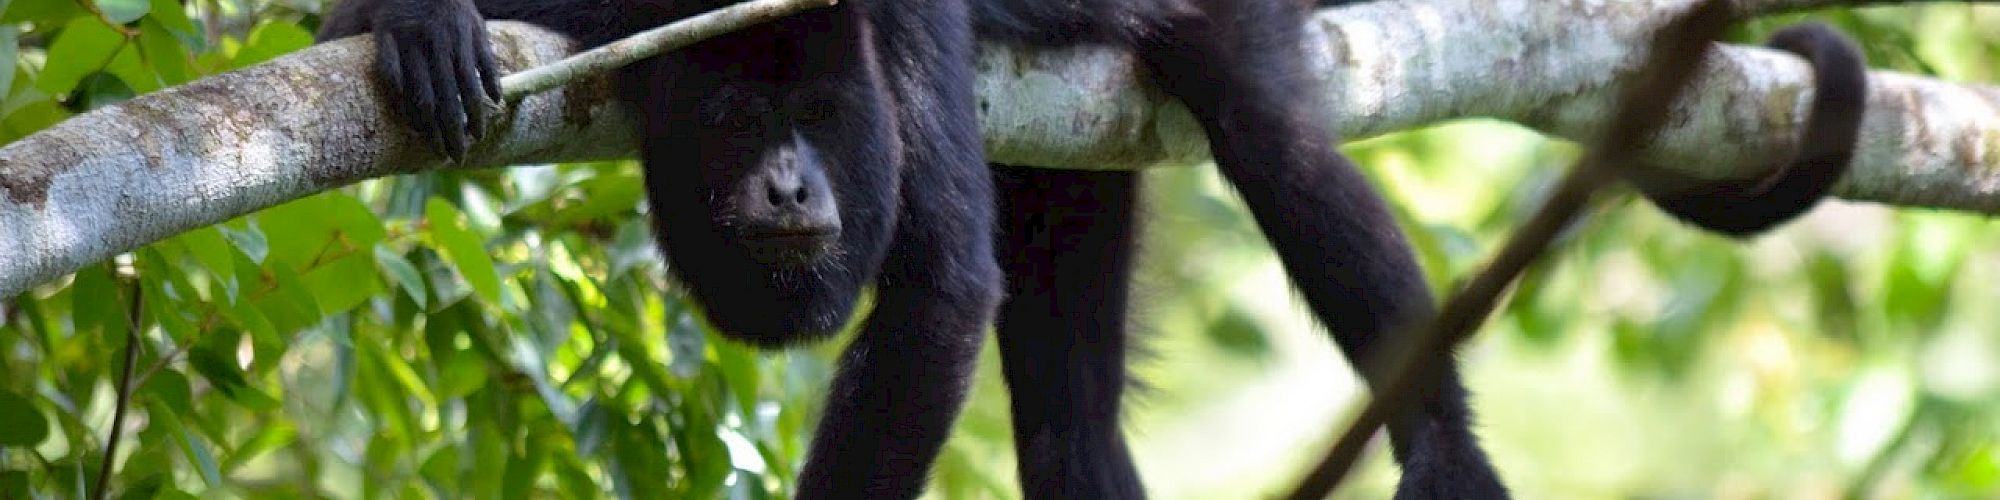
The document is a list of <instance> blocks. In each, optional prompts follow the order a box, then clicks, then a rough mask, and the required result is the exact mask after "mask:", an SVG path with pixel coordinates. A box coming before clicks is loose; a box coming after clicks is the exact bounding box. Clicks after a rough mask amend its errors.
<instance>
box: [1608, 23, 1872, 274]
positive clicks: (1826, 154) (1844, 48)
mask: <svg viewBox="0 0 2000 500" xmlns="http://www.w3.org/2000/svg"><path fill="white" fill-rule="evenodd" d="M1768 45H1769V46H1770V47H1771V48H1775V49H1779V50H1783V51H1786V52H1791V53H1794V54H1798V55H1799V56H1802V57H1804V58H1806V60H1807V61H1808V62H1810V63H1811V64H1812V68H1813V73H1814V79H1813V84H1814V86H1815V87H1816V88H1817V91H1816V92H1815V95H1814V96H1813V102H1812V109H1810V110H1808V111H1807V117H1806V130H1805V135H1804V137H1802V138H1801V139H1800V141H1799V147H1798V150H1797V152H1796V153H1795V154H1794V155H1793V157H1792V160H1791V162H1790V163H1788V164H1786V165H1784V166H1782V167H1780V168H1778V169H1777V171H1775V172H1772V173H1771V175H1770V176H1768V177H1765V178H1762V179H1749V180H1730V181H1711V180H1695V179H1690V178H1688V177H1686V176H1682V175H1678V174H1672V173H1668V172H1665V171H1661V170H1659V169H1657V168H1656V167H1641V170H1639V171H1638V172H1634V173H1637V174H1641V175H1634V176H1628V177H1629V179H1628V180H1631V181H1632V183H1633V185H1634V186H1636V187H1637V188H1638V189H1639V191H1640V192H1641V193H1642V194H1644V195H1645V196H1646V198H1648V199H1651V200H1653V204H1654V205H1657V206H1659V207H1660V210H1663V211H1665V212H1667V213H1668V214H1671V215H1673V216H1674V217H1676V218H1679V219H1681V220H1683V221H1686V222H1687V223H1689V224H1693V225H1696V226H1700V227H1701V228H1703V229H1707V230H1710V231H1715V232H1718V233H1722V234H1725V235H1729V236H1733V237H1746V236H1750V235H1754V234H1757V233H1761V232H1763V231H1766V230H1769V229H1771V228H1772V227H1774V226H1777V225H1778V224H1781V223H1784V222H1785V221H1788V220H1791V219H1792V218H1793V217H1796V216H1798V215H1799V214H1801V213H1804V212H1805V211H1806V210H1808V209H1811V208H1812V207H1813V206H1814V205H1816V204H1818V203H1819V200H1820V198H1823V197H1825V196H1826V193H1827V191H1828V190H1829V189H1831V188H1832V187H1833V184H1834V183H1835V182H1837V181H1839V180H1840V178H1841V177H1842V176H1844V175H1846V174H1847V167H1848V163H1849V161H1850V160H1852V159H1853V158H1854V148H1855V143H1856V139H1857V138H1858V137H1859V136H1860V133H1861V118H1862V110H1863V109H1864V108H1866V107H1867V103H1868V71H1867V70H1868V68H1867V66H1866V63H1865V62H1864V61H1863V60H1862V56H1861V52H1860V50H1859V49H1857V48H1856V47H1855V45H1854V43H1853V42H1852V41H1850V40H1848V39H1847V37H1845V36H1843V35H1841V34H1840V32H1838V31H1835V30H1834V29H1833V28H1831V27H1828V26H1826V25H1824V24H1803V25H1798V26H1792V27H1789V28H1785V29H1784V30H1782V31H1779V32H1778V33H1777V34H1776V35H1774V36H1772V37H1771V41H1770V42H1769V43H1768Z"/></svg>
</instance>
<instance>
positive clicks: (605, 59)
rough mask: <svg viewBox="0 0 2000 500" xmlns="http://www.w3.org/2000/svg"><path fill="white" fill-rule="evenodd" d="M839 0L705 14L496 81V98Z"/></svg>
mask: <svg viewBox="0 0 2000 500" xmlns="http://www.w3.org/2000/svg"><path fill="white" fill-rule="evenodd" d="M837 2H838V0H754V1H750V2H743V3H739V4H735V5H730V6H728V7H723V8H720V9H716V10H712V11H708V12H705V13H702V14H701V15H697V16H694V17H689V18H687V19H682V20H679V21H674V22H673V23H671V24H668V25H666V26H661V27H658V28H653V29H650V30H646V31H641V32H639V33H638V34H635V35H632V36H629V37H625V38H624V39H622V40H619V41H616V42H611V43H608V44H605V45H604V46H601V47H597V48H594V49H590V50H586V51H583V52H580V53H577V54H576V55H573V56H569V57H566V58H563V60H560V61H556V62H554V63H550V64H546V65H542V66H539V67H536V68H534V69H530V70H526V71H522V72H519V73H515V74H511V75H507V76H506V77H504V78H501V79H500V88H501V95H503V96H505V97H506V100H509V101H512V100H516V99H520V98H522V97H526V96H529V95H532V94H536V93H539V92H542V91H545V90H549V89H553V88H556V87H559V86H562V85H563V84H565V83H569V82H570V81H571V80H575V79H577V78H579V77H583V76H588V75H595V74H599V73H605V72H609V71H611V70H613V69H617V68H620V67H624V66H625V65H628V64H632V63H635V62H639V61H641V60H644V59H646V58H648V57H653V56H656V55H660V53H662V52H666V51H669V50H674V49H678V48H681V47H686V46H688V45H692V44H694V43H695V42H699V41H702V40H706V39H709V38H714V37H716V36H718V35H721V34H724V33H729V32H732V31H736V30H740V29H743V28H747V27H750V26H754V25H757V24H762V23H765V22H769V21H771V20H774V19H779V18H783V17H787V16H791V15H792V14H796V13H799V12H804V11H806V10H808V9H815V8H819V7H826V6H830V5H833V4H835V3H837Z"/></svg>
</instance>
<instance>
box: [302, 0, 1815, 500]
mask: <svg viewBox="0 0 2000 500" xmlns="http://www.w3.org/2000/svg"><path fill="white" fill-rule="evenodd" d="M726 3H729V2H727V1H725V0H477V1H476V2H475V1H472V0H346V1H345V2H344V3H343V4H342V5H340V6H339V7H337V8H336V9H335V10H334V11H333V12H332V14H331V15H330V17H329V19H328V20H327V21H326V25H325V27H324V29H323V30H322V32H321V36H322V38H334V37H342V36H348V35H354V34H359V33H363V32H369V31H372V32H374V33H375V39H376V40H377V42H378V61H379V62H378V64H377V68H376V71H377V72H379V73H381V74H382V75H383V76H384V78H385V79H386V80H387V82H388V84H389V86H390V89H391V90H392V91H394V92H395V93H396V94H397V95H399V96H400V99H399V100H398V102H399V103H400V104H399V107H398V112H399V113H400V114H402V115H404V118H405V119H406V120H408V121H409V122H410V123H411V124H412V125H413V126H414V129H415V130H416V131H417V132H418V133H419V134H421V135H422V136H423V137H425V138H427V139H429V140H430V141H432V142H433V143H436V144H437V145H438V147H439V148H440V149H442V150H444V151H445V152H446V153H448V154H453V155H456V154H460V153H462V152H463V151H465V149H466V148H467V147H468V144H469V140H470V139H475V138H476V136H477V135H478V134H480V133H481V132H482V128H481V127H480V126H479V123H480V122H481V121H482V120H483V119H484V116H483V113H484V111H482V109H481V108H482V107H483V106H482V104H481V102H482V101H483V100H485V99H488V98H491V97H492V96H495V95H497V91H496V90H495V89H494V88H493V87H494V85H493V80H494V77H495V75H496V69H495V68H494V66H493V61H492V58H491V56H490V54H488V53H487V51H486V50H484V48H483V47H484V44H485V39H484V32H483V31H481V30H479V29H477V28H478V27H479V26H480V22H481V20H482V19H516V20H523V21H527V22H531V23H535V24H539V25H542V26H545V27H548V28H551V29H554V30H557V31H560V32H563V33H566V34H568V35H569V36H572V37H574V38H576V39H578V40H580V41H582V42H584V43H585V44H588V45H596V44H602V43H604V42H607V41H610V40H612V39H615V38H617V37H619V36H623V35H625V34H628V33H632V32H634V31H637V30H639V29H644V28H648V27H652V26H656V25H660V24H664V23H666V22H668V21H671V20H673V19H677V18H680V17H685V16H688V15H691V14H693V13H696V12H700V11H705V10H709V9H712V8H714V7H716V6H719V5H722V4H726ZM1346 3H1358V2H1354V1H1352V0H1319V1H1317V2H1309V1H1307V0H1266V1H1252V0H847V1H843V2H840V3H839V4H838V5H837V6H835V7H831V8H827V9H821V10H816V11H812V12H809V13H807V14H804V15H801V16H797V17H793V18H788V19H784V20H780V21H777V22H774V23H771V24H768V25H764V26H760V27H756V28H752V29H750V30H747V31H744V32H741V33H736V34H731V35H726V36H723V37H720V38H716V39H713V40H709V41H705V42H702V43H700V44H697V45H695V46H693V47H689V48H687V49H683V50H681V51H677V52H674V53H671V54H668V55H664V56H661V57H659V58H656V59H653V60H650V61H647V62H644V63H641V64H638V65H634V66H632V67H630V68H627V69H625V70H623V71H622V73H621V76H620V79H619V83H620V87H621V91H622V94H623V95H624V97H625V99H626V101H627V102H628V103H630V104H631V105H632V106H633V107H634V108H635V110H636V111H637V113H638V115H639V117H640V122H641V126H642V128H643V135H642V136H643V139H644V142H643V144H642V155H643V159H644V162H645V166H646V183H647V190H648V195H649V198H650V200H651V201H650V203H651V204H652V212H653V214H654V217H655V219H656V227H655V230H656V232H657V233H658V235H659V238H660V242H661V244H662V246H663V248H664V250H665V254H666V255H667V257H668V259H669V261H670V263H671V264H672V265H671V266H670V269H672V271H673V272H674V273H675V275H676V276H677V277H678V278H679V280H680V281H681V282H682V283H683V285H684V286H685V287H686V289H687V290H689V292H690V294H691V295H692V296H693V297H694V298H695V299H696V300H697V301H698V302H699V303H700V304H701V305H702V306H703V307H704V308H705V311H706V315H707V317H708V318H709V320H710V321H711V322H712V323H714V324H715V325H716V326H717V327H718V328H720V329H721V330H722V332H723V333H724V334H726V335H729V336H731V337H732V338H736V339H740V340H743V341H747V342H750V343H754V344H757V345H761V346H773V347H775V346H782V345H787V344H792V343H796V342H801V341H807V340H813V339H817V338H821V337H823V336H825V335H827V334H829V333H831V332H832V331H834V330H835V329H836V328H838V327H839V326H840V325H842V324H843V323H844V322H845V321H846V320H847V318H848V315H849V314H850V311H851V310H852V309H853V306H854V302H855V297H856V295H857V294H858V293H859V291H860V289H861V288H862V287H863V286H864V285H867V284H873V285H874V286H875V287H876V290H877V305H876V306H875V309H874V311H873V313H872V314H871V316H870V317H869V318H868V320H867V323H866V326H865V327H864V328H863V331H862V333H861V334H860V336H859V338H857V339H855V341H854V343H853V344H852V345H851V346H850V347H849V348H848V349H847V351H846V353H845V355H843V357H842V359H841V368H840V371H839V374H838V376H837V377H836V379H835V380H834V381H833V382H832V384H831V388H830V389H829V395H828V398H827V406H826V410H825V417H824V418H823V419H822V421H821V422H820V425H819V427H818V432H817V434H816V437H815V439H814V441H813V445H812V448H811V450H810V452H809V453H808V455H807V464H806V467H805V470H804V471H803V472H802V474H801V476H800V483H799V491H800V492H799V496H800V497H802V498H909V497H913V496H915V495H916V494H918V493H919V492H920V491H921V489H922V486H923V484H924V482H925V480H926V478H927V477H926V476H927V473H928V470H929V467H930V464H931V462H932V460H933V459H935V458H936V455H937V452H938V450H939V447H940V446H941V445H942V443H943V442H944V439H945V437H946V434H947V432H948V431H949V428H950V425H951V422H952V420H953V419H954V418H955V417H956V415H957V412H958V410H959V408H960V406H961V404H962V403H963V399H964V396H965V392H966V389H967V387H966V382H967V377H968V374H969V373H970V371H971V365H972V363H973V361H974V359H975V358H976V354H977V352H978V350H979V349H980V342H981V334H982V331H983V329H984V328H985V327H986V326H987V325H990V324H993V323H994V322H995V320H996V319H997V322H998V330H999V338H1000V346H1001V350H1002V359H1003V360H1004V363H1005V366H1004V371H1005V374H1006V377H1007V384H1008V386H1009V387H1010V388H1011V392H1012V398H1013V413H1014V420H1015V427H1016V435H1015V436H1016V437H1015V442H1016V447H1017V449H1018V450H1019V453H1018V455H1019V457H1020V460H1021V462H1020V474H1021V480H1022V486H1023V488H1024V490H1025V493H1026V495H1027V496H1028V497H1031V498H1140V497H1143V496H1144V489H1143V488H1142V485H1141V482H1140V480H1139V478H1138V475H1137V473H1136V471H1135V468H1134V467H1133V465H1132V461H1131V457H1130V452H1129V451H1128V450H1127V449H1126V446H1125V442H1124V438H1123V437H1122V435H1121V434H1120V432H1119V430H1118V424H1119V417H1118V414H1119V403H1120V400H1121V398H1122V396H1121V395H1122V391H1123V390H1124V388H1125V386H1126V374H1125V366H1124V358H1125V356H1126V346H1127V343H1128V339H1127V338H1126V327H1125V316H1126V310H1127V307H1128V300H1129V299H1128V286H1129V284H1128V282H1129V279H1130V276H1131V267H1132V255H1131V253H1132V241H1133V238H1134V237H1135V233H1136V225H1135V223H1134V213H1133V205H1134V203H1135V202H1136V199H1137V196H1138V189H1139V184H1138V181H1137V176H1136V175H1135V174H1132V173H1124V172H1069V171H1056V170H1046V169H1036V168H1017V167H1008V166H993V167H991V170H990V171H989V169H988V167H987V166H985V165H982V161H983V153H982V150H981V147H982V146H981V140H980V136H979V131H978V129H977V125H978V123H977V120H976V116H975V114H974V111H973V109H972V106H973V103H974V102H975V101H974V96H973V95H972V80H973V76H974V75H973V74H972V64H971V63H972V56H973V54H972V49H973V40H974V37H975V34H977V36H979V37H983V38H986V39H988V40H991V41H995V42H1000V43H1011V44H1018V45H1028V46H1060V45H1070V44H1079V43H1091V44H1103V45H1110V46H1115V47H1122V48H1125V49H1127V50H1130V51H1132V52H1133V53H1135V54H1137V55H1138V56H1139V57H1140V58H1141V59H1143V60H1144V61H1145V63H1146V66H1147V67H1148V68H1149V69H1150V70H1151V72H1152V76H1153V77H1154V78H1155V79H1156V80H1157V81H1158V82H1159V83H1160V84H1161V85H1162V86H1163V87H1164V88H1165V89H1167V90H1168V91H1169V92H1171V93H1172V94H1173V95H1175V96H1176V97H1178V98H1180V99H1181V100H1182V101H1183V102H1185V103H1186V104H1187V106H1188V108H1189V109H1191V110H1192V111H1193V112H1194V115H1195V117H1196V119H1197V120H1198V121H1199V122H1200V123H1201V125H1202V127H1203V129H1204V130H1205V131H1206V132H1207V134H1208V138H1209V145H1210V149H1211V150H1212V151H1213V152H1214V155H1215V158H1216V161H1217V164H1218V165H1219V166H1220V168H1221V169H1222V172H1223V174H1224V176H1225V177H1226V178H1227V179H1228V180H1229V181H1230V182H1231V183H1232V184H1233V185H1234V186H1235V187H1236V189H1237V190H1238V192H1240V193H1241V194H1242V195H1243V198H1244V200H1245V201H1246V203H1247V204H1248V205H1249V207H1250V211H1251V213H1252V215H1253V216H1254V217H1255V219H1256V220H1257V222H1258V224H1259V226H1260V227H1261V228H1262V229H1263V230H1264V232H1265V234H1266V236H1267V237H1268V239H1269V240H1270V242H1271V244H1272V246H1273V247H1275V248H1276V250H1277V253H1278V255H1279V257H1280V259H1281V260H1282V261H1283V263H1284V265H1285V268H1286V269H1287V271H1288V272H1289V274H1290V276H1291V278H1292V282H1293V284H1294V285H1295V286H1297V287H1298V288H1299V289H1300V291H1301V292H1303V295H1304V296H1305V298H1306V300H1307V302H1308V303H1309V304H1310V305H1311V307H1312V309H1313V311H1314V312H1315V314H1316V315H1317V316H1318V318H1319V319H1320V320H1321V321H1323V322H1324V323H1325V324H1326V326H1327V327H1328V329H1329V330H1331V331H1332V333H1333V337H1334V340H1335V342H1336V343H1337V344H1338V345H1339V346H1340V348H1341V349H1342V350H1343V351H1344V352H1345V353H1346V355H1347V356H1348V357H1349V359H1352V360H1355V361H1354V364H1355V365H1356V366H1358V367H1359V368H1360V370H1361V372H1362V374H1363V375H1364V376H1366V377H1368V378H1369V379H1370V380H1371V381H1372V380H1374V376H1375V374H1376V373H1377V372H1378V370H1379V368H1378V367H1374V366H1371V365H1370V362H1371V360H1373V359H1374V358H1375V357H1374V354H1375V353H1376V352H1377V351H1379V350H1381V349H1384V348H1385V347H1386V345H1385V341H1383V340H1382V338H1383V336H1384V335H1387V334H1389V333H1390V332H1393V331H1396V330H1398V329H1399V328H1401V327H1403V326H1405V325H1408V324H1410V323H1412V322H1414V321H1418V320H1421V319H1422V318H1424V317H1426V316H1428V315H1429V314H1431V312H1432V299H1431V297H1430V295H1429V292H1428V290H1427V289H1426V287H1425V285H1424V282H1423V280H1422V276H1421V274H1420V273H1419V269H1418V268H1417V265H1416V263H1415V260H1414V257H1413V255H1412V253H1411V250H1410V248H1409V246H1408V244H1407V243H1406V242H1405V241H1404V239H1403V237H1402V235H1401V234H1400V233H1399V232H1398V230H1397V226H1396V224H1395V221H1394V220H1393V219H1392V218H1391V217H1390V215H1389V212H1388V210H1387V208H1386V207H1385V206H1384V204H1383V201H1382V200H1381V199H1380V198H1379V197H1378V196H1377V195H1376V194H1375V193H1374V191H1373V190H1372V189H1371V188H1370V185H1369V183H1368V181H1367V179H1365V178H1363V177H1362V176H1361V174H1360V173H1359V172H1358V171H1357V169H1356V168H1355V166H1354V165H1353V163H1352V162H1350V161H1349V160H1348V159H1346V158H1345V157H1343V156H1341V155H1340V154H1339V153H1338V152H1337V151H1336V150H1335V149H1334V144H1335V141H1334V140H1333V139H1334V135H1333V133H1332V131H1331V130H1328V129H1327V128H1326V126H1325V124H1326V123H1330V120H1328V117H1326V116H1323V111H1322V110H1324V109H1327V108H1326V107H1325V106H1322V105H1321V104H1322V103H1320V102H1318V101H1317V100H1316V99H1317V98H1316V97H1314V96H1319V95H1322V94H1321V92H1320V91H1319V90H1317V88H1318V86H1319V82H1318V81H1317V79H1316V78H1314V77H1313V76H1311V75H1309V74H1308V72H1307V68H1305V66H1304V65H1305V55H1304V52H1303V51H1304V48H1303V46H1302V45H1301V44H1302V39H1301V26H1300V20H1301V19H1304V18H1305V16H1306V15H1307V14H1308V12H1307V9H1309V8H1312V6H1314V5H1320V6H1331V5H1338V4H1346ZM1808 45H1809V44H1808ZM1829 95H1830V94H1829V93H1826V92H1825V91H1823V93H1822V100H1823V101H1824V100H1825V99H1829V98H1836V97H1837V95H1836V96H1835V97H1829ZM1832 113H1834V114H1837V113H1838V110H1835V111H1833V112H1832ZM1816 116H1832V114H1828V112H1823V111H1820V110H1816ZM1815 130H1818V129H1815ZM1847 137H1849V138H1851V133H1850V134H1849V135H1848V136H1847ZM1837 139H1838V137H1829V141H1834V142H1839V141H1837ZM1809 142H1810V141H1809ZM1848 142H1851V141H1848ZM1814 151H1817V150H1814ZM1842 163H1844V162H1842ZM1815 168H1817V167H1815ZM781 169H804V171H806V172H808V173H810V174H812V175H823V176H824V178H825V180H826V182H827V183H829V184H830V185H831V189H832V190H833V193H834V195H835V196H834V198H835V199H836V200H837V201H836V203H835V204H836V205H837V208H835V210H837V211H838V214H839V215H838V219H839V230H838V235H837V240H827V241H817V242H816V244H811V245H796V244H786V245H780V247H781V248H784V249H785V251H783V252H777V253H775V254H774V253H772V252H769V251H763V250H762V249H764V248H767V247H768V246H769V245H767V243H769V242H767V241H763V240H764V237H763V236H760V234H761V233H755V232H746V231H745V230H744V218H745V217H753V216H755V214H754V211H751V210H748V209H746V208H744V206H743V205H742V204H743V203H750V202H755V201H757V200H755V199H751V198H756V196H755V193H761V192H763V191H762V190H759V189H746V188H745V186H746V184H745V183H746V182H759V181H758V179H760V178H762V176H767V175H770V174H771V172H774V171H776V170H781ZM996 188H997V193H998V196H997V197H996ZM745 193H751V194H747V195H746V194H745ZM996 229H997V231H996ZM996 233H997V234H998V235H999V237H998V238H997V242H996V239H995V238H994V235H995V234H996ZM788 241H790V240H788ZM817 243H824V245H819V244H817ZM996 251H997V254H998V258H997V259H996ZM1003 271H1004V273H1005V274H1004V276H1005V280H1004V281H1003V280H1002V276H1003V274H1002V273H1003ZM1003 283H1004V286H1005V289H1006V290H1005V291H1006V293H1007V296H1008V297H1009V299H1008V300H1007V301H1006V302H1005V304H1004V306H1002V305H1001V303H1000V298H1001V287H1002V286H1003ZM996 314H997V316H996ZM1438 365H1439V366H1440V368H1439V369H1440V370H1441V371H1442V373H1439V374H1437V375H1438V380H1441V381H1443V382H1442V383H1441V384H1440V385H1439V386H1437V387H1435V388H1432V389H1429V390H1427V391H1426V392H1425V393H1424V394H1422V395H1421V397H1419V398H1415V399H1416V400H1417V401H1418V403H1416V404H1415V405H1414V406H1412V407H1410V408H1406V409H1403V410H1402V411H1401V413H1400V414H1399V415H1398V416H1397V417H1396V418H1393V419H1392V421H1391V424H1390V426H1389V431H1390V432H1389V433H1390V438H1391V441H1392V443H1393V445H1394V450H1395V455H1396V457H1397V458H1398V460H1399V461H1401V462H1402V463H1403V465H1404V477H1403V481H1402V485H1401V486H1400V488H1399V489H1398V493H1397V497H1398V498H1413V499H1414V498H1450V499H1489V498H1505V497H1506V496H1507V494H1506V490H1505V489H1504V488H1503V487H1502V485H1501V483H1500V482H1499V480H1498V478H1497V476H1496V475H1495V474H1494V472H1493V470H1492V467H1491V466H1489V465H1488V464H1487V461H1486V458H1485V456H1484V454H1483V453H1482V452H1481V451H1480V449H1479V447H1478V444H1477V443H1476V440H1475V438H1474V436H1473V434H1472V433H1471V431H1470V419H1471V417H1470V412H1469V410H1468V409H1467V406H1466V394H1465V391H1464V389H1463V387H1462V386H1461V384H1460V383H1459V380H1458V375H1457V373H1456V369H1455V368H1454V367H1452V365H1451V364H1450V363H1439V364H1438ZM1302 432H1303V431H1302Z"/></svg>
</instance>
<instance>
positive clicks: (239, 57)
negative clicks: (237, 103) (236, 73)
mask: <svg viewBox="0 0 2000 500" xmlns="http://www.w3.org/2000/svg"><path fill="white" fill-rule="evenodd" d="M312 42H313V36H312V33H311V32H308V31H306V30H305V28H300V27H299V25H297V24H293V23H291V22H289V21H280V20H270V21H265V22H264V23H262V24H258V25H257V28H256V29H255V30H252V31H251V32H250V39H249V40H248V41H247V42H245V43H244V45H243V48H242V49H241V50H238V51H237V52H236V59H235V60H233V61H230V66H231V67H234V68H242V67H246V66H250V65H253V64H257V63H261V62H264V61H269V60H272V59H276V58H277V57H278V56H282V55H285V54H290V53H292V52H293V51H296V50H299V49H303V48H306V47H309V46H311V45H312Z"/></svg>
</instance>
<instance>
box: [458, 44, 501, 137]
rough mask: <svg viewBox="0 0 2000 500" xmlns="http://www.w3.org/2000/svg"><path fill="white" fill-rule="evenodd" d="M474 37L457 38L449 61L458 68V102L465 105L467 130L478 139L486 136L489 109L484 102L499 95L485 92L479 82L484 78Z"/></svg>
mask: <svg viewBox="0 0 2000 500" xmlns="http://www.w3.org/2000/svg"><path fill="white" fill-rule="evenodd" d="M474 38H476V37H460V38H459V40H460V41H459V43H458V52H457V53H456V54H453V56H454V57H452V58H451V62H452V64H454V65H456V66H458V67H457V68H456V69H457V70H458V94H459V99H460V104H463V105H464V106H465V120H466V122H467V125H468V127H467V130H468V131H469V132H470V133H471V134H472V139H473V140H479V139H481V138H484V137H486V119H487V112H488V110H489V109H490V108H488V107H487V104H486V103H487V99H488V98H497V97H499V96H498V95H488V94H486V89H485V87H484V86H482V85H481V82H482V81H484V80H485V78H483V77H482V75H481V74H480V73H481V71H480V68H479V48H480V47H478V46H477V45H475V43H476V41H475V40H474Z"/></svg>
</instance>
